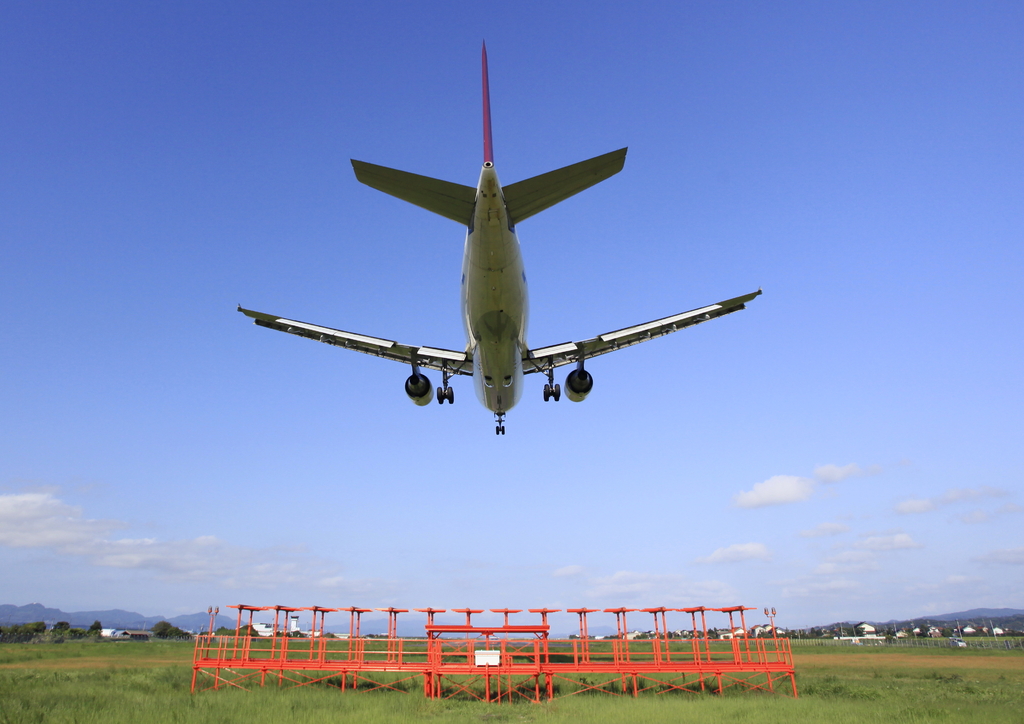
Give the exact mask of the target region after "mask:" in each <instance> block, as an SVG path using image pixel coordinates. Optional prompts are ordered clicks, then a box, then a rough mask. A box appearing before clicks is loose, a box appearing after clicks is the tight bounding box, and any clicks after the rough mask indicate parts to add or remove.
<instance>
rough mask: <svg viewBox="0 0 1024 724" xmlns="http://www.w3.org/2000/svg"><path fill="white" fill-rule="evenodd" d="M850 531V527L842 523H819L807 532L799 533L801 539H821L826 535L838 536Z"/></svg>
mask: <svg viewBox="0 0 1024 724" xmlns="http://www.w3.org/2000/svg"><path fill="white" fill-rule="evenodd" d="M848 530H850V526H848V525H843V524H842V523H819V524H818V525H816V526H814V527H813V528H810V529H808V530H802V531H800V537H801V538H822V537H824V536H827V535H839V534H840V533H846V532H847V531H848Z"/></svg>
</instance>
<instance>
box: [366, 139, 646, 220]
mask: <svg viewBox="0 0 1024 724" xmlns="http://www.w3.org/2000/svg"><path fill="white" fill-rule="evenodd" d="M625 163H626V149H625V148H620V149H619V150H618V151H612V152H611V153H606V154H604V155H603V156H597V157H595V158H591V159H589V160H587V161H580V162H579V163H574V164H573V165H572V166H565V167H564V168H560V169H558V170H556V171H549V172H547V173H542V174H541V175H540V176H534V177H533V178H528V179H526V180H525V181H518V182H516V183H514V184H512V185H510V186H506V187H505V190H504V191H505V206H506V208H507V209H508V213H509V216H511V217H512V222H513V223H515V224H518V223H519V222H520V221H522V220H523V219H528V218H530V217H531V216H533V215H534V214H537V213H540V212H541V211H543V210H544V209H546V208H549V207H551V206H554V205H555V204H557V203H558V202H559V201H565V200H566V199H567V198H569V197H570V196H573V195H575V194H578V193H579V192H580V191H582V190H583V189H588V188H590V187H591V186H593V185H594V184H596V183H598V182H600V181H604V180H605V179H606V178H608V177H609V176H614V175H615V174H617V173H618V172H619V171H621V170H622V166H623V164H625ZM360 181H362V179H360ZM364 183H365V182H364ZM388 193H391V192H390V191H388ZM413 203H416V202H413ZM438 213H440V212H438Z"/></svg>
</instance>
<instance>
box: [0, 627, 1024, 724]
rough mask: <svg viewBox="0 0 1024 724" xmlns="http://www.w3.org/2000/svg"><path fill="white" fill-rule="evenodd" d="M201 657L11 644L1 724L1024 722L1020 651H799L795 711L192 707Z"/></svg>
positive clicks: (308, 690)
mask: <svg viewBox="0 0 1024 724" xmlns="http://www.w3.org/2000/svg"><path fill="white" fill-rule="evenodd" d="M191 656H192V646H191V645H190V644H188V643H172V642H150V643H133V642H123V643H103V642H88V643H65V644H60V645H54V644H39V645H29V644H10V645H4V646H0V724H22V723H23V722H25V723H27V722H46V723H48V724H49V723H50V722H53V723H55V724H59V723H63V722H75V723H76V724H90V723H92V722H96V723H97V724H99V723H100V722H102V723H103V724H119V723H120V722H124V723H125V724H128V723H129V722H130V723H131V724H148V723H149V722H153V723H155V724H156V723H163V722H182V723H184V722H188V723H189V724H201V723H204V722H217V723H218V724H221V723H225V724H230V723H232V722H239V724H264V723H266V724H270V723H271V722H273V723H275V724H276V723H278V722H295V723H296V724H304V723H305V722H309V723H310V724H314V723H315V724H323V723H324V722H359V723H360V724H362V723H364V722H365V723H366V724H374V722H407V721H413V722H431V723H433V722H437V723H439V724H440V723H442V722H474V723H475V724H480V723H481V722H509V723H510V724H519V723H520V722H537V723H538V724H548V723H550V724H559V723H561V722H581V721H583V722H587V724H599V723H600V722H638V723H639V722H644V723H645V724H646V723H648V722H651V723H655V724H656V723H658V722H673V723H676V722H708V721H711V722H747V721H750V722H758V724H763V723H767V724H772V723H774V722H779V723H780V724H782V723H784V722H785V723H787V724H788V723H789V722H851V723H852V722H864V721H869V722H975V721H976V722H984V723H985V724H999V723H1001V722H1021V721H1024V655H1021V653H1019V652H999V651H971V650H970V649H966V650H964V649H961V650H927V649H926V650H917V649H912V650H906V649H902V650H899V649H897V650H893V649H886V648H881V647H879V648H869V649H864V648H860V647H849V648H821V649H818V648H815V649H812V650H807V651H804V650H801V651H798V652H797V659H796V661H797V681H798V685H799V688H800V698H799V699H796V700H794V699H791V698H788V697H783V696H778V695H776V696H771V695H765V694H760V693H751V692H742V691H736V692H728V693H727V695H726V696H724V697H717V696H714V695H710V694H704V695H685V694H669V695H663V696H657V695H650V696H645V697H641V698H639V699H636V700H634V699H623V698H617V697H612V696H607V695H600V694H586V695H580V696H574V697H570V698H567V699H558V700H556V701H554V702H550V703H545V704H541V705H537V704H527V703H522V704H514V705H507V704H501V705H496V704H486V703H482V702H472V701H430V700H426V699H424V698H423V696H422V695H421V694H420V693H419V692H418V691H415V693H411V694H400V693H376V692H375V693H340V692H338V691H335V690H330V689H327V688H314V687H303V688H301V689H285V690H280V689H277V688H276V687H270V686H268V687H267V688H265V689H257V690H255V691H251V692H244V691H233V690H228V691H208V692H204V693H201V694H198V695H195V696H192V695H191V694H189V683H190V680H191ZM413 689H414V690H415V689H416V687H413Z"/></svg>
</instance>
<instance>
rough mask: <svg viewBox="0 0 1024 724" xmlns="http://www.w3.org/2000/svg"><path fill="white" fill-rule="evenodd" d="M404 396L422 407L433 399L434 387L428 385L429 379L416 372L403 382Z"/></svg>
mask: <svg viewBox="0 0 1024 724" xmlns="http://www.w3.org/2000/svg"><path fill="white" fill-rule="evenodd" d="M405 394H407V395H409V399H410V400H412V401H413V402H415V403H416V404H417V405H419V406H420V407H423V406H424V405H429V404H430V402H431V400H433V399H434V387H433V385H431V384H430V378H429V377H427V376H426V375H421V374H420V373H419V372H416V373H415V374H411V375H409V379H407V380H406V381H405Z"/></svg>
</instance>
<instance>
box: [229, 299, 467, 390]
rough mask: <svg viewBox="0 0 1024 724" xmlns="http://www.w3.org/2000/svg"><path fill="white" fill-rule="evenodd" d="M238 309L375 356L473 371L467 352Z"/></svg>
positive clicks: (264, 322)
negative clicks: (372, 335)
mask: <svg viewBox="0 0 1024 724" xmlns="http://www.w3.org/2000/svg"><path fill="white" fill-rule="evenodd" d="M238 311H239V312H241V313H242V314H244V315H245V316H247V317H252V319H253V320H254V324H256V325H258V326H260V327H266V328H267V329H276V330H277V331H278V332H287V333H288V334H294V335H297V336H299V337H305V338H306V339H312V340H315V341H317V342H323V343H324V344H331V345H334V346H335V347H344V348H345V349H351V350H353V351H355V352H362V353H363V354H372V355H373V356H374V357H383V358H384V359H390V360H394V361H395V362H404V363H406V364H413V363H415V364H417V365H419V366H420V367H425V368H426V369H431V370H438V371H441V370H447V372H448V373H449V374H453V375H472V374H473V356H472V355H471V354H467V353H466V352H456V351H455V350H451V349H438V348H436V347H422V346H419V345H412V344H399V343H398V342H394V341H392V340H390V339H380V338H378V337H369V336H367V335H365V334H356V333H354V332H343V331H342V330H340V329H331V328H330V327H321V326H320V325H317V324H308V323H307V322H298V321H296V320H294V319H285V318H284V317H275V316H274V315H272V314H263V313H262V312H254V311H252V310H251V309H242V307H241V306H239V307H238Z"/></svg>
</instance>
